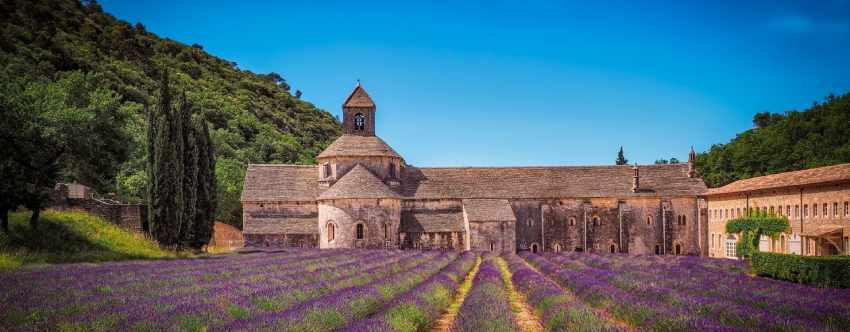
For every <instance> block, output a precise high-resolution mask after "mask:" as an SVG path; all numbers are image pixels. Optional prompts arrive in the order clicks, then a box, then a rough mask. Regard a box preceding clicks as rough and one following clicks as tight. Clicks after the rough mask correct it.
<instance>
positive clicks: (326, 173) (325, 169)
mask: <svg viewBox="0 0 850 332" xmlns="http://www.w3.org/2000/svg"><path fill="white" fill-rule="evenodd" d="M329 177H331V164H330V163H324V164H322V178H323V179H327V178H329Z"/></svg>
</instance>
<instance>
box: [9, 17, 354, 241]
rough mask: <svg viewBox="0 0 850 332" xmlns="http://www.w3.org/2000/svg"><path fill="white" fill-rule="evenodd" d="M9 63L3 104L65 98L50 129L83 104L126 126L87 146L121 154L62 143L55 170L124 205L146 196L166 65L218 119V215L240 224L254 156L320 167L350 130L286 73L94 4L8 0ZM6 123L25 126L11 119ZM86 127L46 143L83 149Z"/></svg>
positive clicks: (176, 82) (213, 121)
mask: <svg viewBox="0 0 850 332" xmlns="http://www.w3.org/2000/svg"><path fill="white" fill-rule="evenodd" d="M0 64H2V67H0V80H1V81H3V91H2V92H3V94H4V98H5V99H4V101H13V100H20V101H22V102H26V101H35V102H39V103H40V102H45V103H46V104H51V103H52V104H61V105H58V106H57V105H52V104H51V107H44V108H42V109H47V110H58V111H49V112H45V114H42V115H44V116H42V117H40V118H39V121H35V122H34V123H37V124H38V126H39V129H38V130H39V131H43V133H42V134H43V135H42V136H44V135H53V133H51V130H53V131H62V130H69V129H67V128H72V127H71V126H70V125H58V126H54V127H51V123H54V122H65V123H67V122H69V121H70V122H72V123H73V122H74V119H68V118H67V117H68V116H66V118H61V117H56V114H55V113H57V112H60V111H62V112H65V111H68V110H83V111H81V112H75V111H68V112H67V113H68V114H71V115H75V116H77V115H78V116H81V117H86V116H93V114H94V115H97V114H99V113H98V112H101V113H103V112H104V111H103V110H107V111H106V112H108V113H110V114H109V115H108V116H100V117H98V121H99V122H97V123H100V124H102V125H103V127H108V126H109V124H110V121H112V122H111V123H112V124H114V125H116V126H118V127H119V128H116V132H114V133H109V135H97V134H92V135H91V137H90V138H89V140H88V143H87V144H89V145H90V148H89V149H88V151H91V152H92V153H95V152H99V151H104V149H105V151H109V152H111V153H110V154H108V156H109V158H108V159H111V160H112V162H110V161H103V162H102V163H101V164H99V165H89V164H91V163H89V164H87V165H85V166H86V167H82V166H81V165H80V163H75V161H74V155H73V154H72V153H69V152H76V151H87V150H86V149H79V148H77V149H76V150H70V149H65V147H64V146H62V147H61V149H59V150H60V151H63V152H64V156H62V157H61V158H56V159H57V160H58V162H57V164H58V169H57V172H58V173H59V178H61V179H62V180H64V181H79V182H81V183H85V184H87V185H90V186H93V187H94V188H95V189H96V190H97V191H98V192H100V193H104V194H105V193H116V194H117V195H118V196H119V198H120V199H122V200H125V201H142V200H143V199H144V197H145V190H146V185H147V175H146V172H145V165H146V153H145V151H146V120H145V119H146V118H145V108H146V106H148V105H152V104H154V103H156V95H157V86H158V85H157V78H158V77H159V74H158V73H160V72H161V71H164V70H167V71H169V72H170V73H171V85H172V87H173V89H174V90H175V91H178V92H180V93H185V95H186V98H187V99H188V100H189V101H190V102H191V103H192V104H193V105H194V107H196V109H197V110H198V114H199V115H200V116H201V117H202V118H203V119H204V120H205V121H206V122H207V123H208V125H209V127H210V136H211V139H212V142H213V146H214V148H215V153H216V163H215V176H216V177H217V179H218V188H217V193H216V196H217V197H218V212H217V217H218V219H219V220H223V221H225V222H228V223H231V224H235V225H238V226H240V227H241V214H240V213H241V212H240V211H241V210H240V204H239V195H240V192H241V190H242V179H243V177H244V172H245V167H246V164H247V163H302V164H306V163H312V162H314V159H313V158H314V156H315V155H316V154H318V153H319V152H321V151H322V149H324V147H325V146H326V145H327V144H328V143H330V142H331V141H332V140H333V139H334V138H335V137H337V136H338V135H339V134H340V133H341V129H340V125H339V122H338V121H337V120H336V119H334V117H333V116H331V115H330V114H329V113H327V112H325V111H323V110H320V109H318V108H316V107H315V106H313V105H312V104H310V103H308V102H306V101H303V100H300V99H299V98H298V97H296V96H293V95H292V94H290V87H289V85H288V84H287V82H286V81H285V80H284V79H283V77H281V76H280V75H279V74H276V73H268V74H256V73H252V72H250V71H247V70H240V69H239V68H238V66H237V64H236V63H234V62H231V61H227V60H224V59H220V58H217V57H215V56H213V55H210V54H209V53H207V52H205V51H204V49H203V46H201V45H199V44H192V45H186V44H182V43H180V42H177V41H173V40H170V39H167V38H160V37H158V36H157V35H155V34H153V33H151V32H149V31H147V30H146V29H145V27H144V25H142V24H141V23H136V24H134V25H131V24H130V23H127V22H124V21H121V20H118V19H116V18H115V17H113V16H112V15H110V14H108V13H105V12H103V10H102V8H101V7H100V5H99V4H97V3H96V2H95V1H84V2H78V1H77V0H48V1H25V0H0ZM296 95H299V96H300V92H299V93H296ZM54 100H56V101H57V102H52V101H54ZM10 103H12V102H10ZM19 104H20V103H19ZM87 109H97V110H100V111H97V112H94V111H92V112H85V110H87ZM25 113H26V112H23V113H22V114H25ZM71 115H69V116H71ZM45 119H48V120H45ZM50 119H52V120H56V121H49V120H50ZM57 119H58V120H57ZM77 120H81V121H82V120H85V119H77ZM90 122H91V121H89V122H79V123H87V124H88V123H90ZM63 126H64V127H63ZM86 126H89V125H86ZM84 127H85V126H84ZM6 129H8V130H10V131H9V132H11V131H13V130H18V131H20V129H16V128H14V125H11V124H7V126H6ZM85 129H86V128H73V130H75V131H74V132H73V133H70V132H69V133H67V135H66V137H63V138H62V139H63V140H55V141H46V142H48V143H46V144H54V143H55V142H65V141H69V140H72V141H74V142H75V144H76V146H79V145H81V144H80V143H81V142H80V141H81V140H85V139H86V137H85V136H86V135H87V132H86V130H85ZM45 133H46V134H45ZM89 133H91V131H89ZM14 134H19V132H15V133H14ZM72 134H73V135H72ZM54 136H55V137H59V136H58V135H54ZM71 136H73V137H71ZM80 136H83V137H80ZM39 137H41V136H39ZM51 142H53V143H51ZM63 144H64V143H63ZM69 146H70V145H69ZM89 159H97V158H89ZM103 159H107V158H103ZM95 168H96V169H95Z"/></svg>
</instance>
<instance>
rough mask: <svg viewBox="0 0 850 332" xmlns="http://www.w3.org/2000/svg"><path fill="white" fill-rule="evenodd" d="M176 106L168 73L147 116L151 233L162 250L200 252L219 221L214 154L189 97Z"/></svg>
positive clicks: (207, 131)
mask: <svg viewBox="0 0 850 332" xmlns="http://www.w3.org/2000/svg"><path fill="white" fill-rule="evenodd" d="M172 106H173V105H172V91H171V87H170V82H169V77H168V72H167V71H164V72H163V74H162V81H161V82H160V98H159V102H158V104H157V107H156V110H155V111H154V112H151V114H150V115H149V116H148V121H149V123H148V127H149V131H148V145H149V146H151V147H152V148H149V149H148V154H149V157H148V158H149V160H151V162H149V163H148V166H149V178H150V180H151V183H150V184H149V187H150V188H151V190H150V191H149V199H148V202H149V204H150V211H151V212H150V213H149V216H150V218H149V219H150V225H151V234H152V235H153V236H154V237H155V238H156V239H157V240H158V241H159V242H160V244H162V245H163V246H168V247H176V248H178V249H180V248H184V247H190V248H201V247H203V246H204V245H206V244H207V243H208V242H209V239H210V236H211V235H212V223H213V218H214V217H215V208H216V203H215V199H216V196H215V187H216V185H217V184H216V180H215V153H214V152H213V147H212V144H211V143H210V142H211V140H210V136H209V129H208V128H207V124H206V121H205V120H203V119H202V117H200V116H197V117H193V115H192V113H193V108H194V106H193V104H192V103H191V102H190V100H189V99H188V98H187V97H186V94H185V93H183V94H181V96H180V98H179V100H178V102H177V107H176V109H175V108H174V107H172Z"/></svg>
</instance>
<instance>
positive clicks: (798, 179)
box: [706, 163, 850, 196]
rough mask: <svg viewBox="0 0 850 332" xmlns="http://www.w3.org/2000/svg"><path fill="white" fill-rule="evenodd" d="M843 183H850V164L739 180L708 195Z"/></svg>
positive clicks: (715, 189) (709, 191)
mask: <svg viewBox="0 0 850 332" xmlns="http://www.w3.org/2000/svg"><path fill="white" fill-rule="evenodd" d="M842 181H850V163H848V164H840V165H833V166H826V167H818V168H810V169H804V170H800V171H793V172H785V173H777V174H771V175H765V176H758V177H754V178H749V179H743V180H738V181H735V182H732V183H730V184H727V185H725V186H723V187H719V188H712V189H709V190H708V192H707V193H706V195H709V196H710V195H722V194H731V193H738V192H746V191H754V190H765V189H779V188H786V187H798V186H808V185H814V184H820V183H833V182H842Z"/></svg>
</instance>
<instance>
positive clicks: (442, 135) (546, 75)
mask: <svg viewBox="0 0 850 332" xmlns="http://www.w3.org/2000/svg"><path fill="white" fill-rule="evenodd" d="M100 3H101V5H102V6H103V8H104V9H105V10H106V11H108V12H110V13H112V14H114V15H115V16H117V17H118V18H120V19H123V20H127V21H129V22H130V23H135V22H142V23H143V24H144V25H145V26H146V27H147V28H148V30H150V31H152V32H154V33H157V34H159V35H160V36H163V37H169V38H172V39H175V40H178V41H181V42H184V43H187V44H191V43H198V44H201V45H203V46H204V48H205V49H206V50H207V51H208V52H211V53H212V54H214V55H216V56H219V57H222V58H225V59H228V60H231V61H235V62H237V63H238V64H239V67H240V68H242V69H248V70H251V71H254V72H257V73H267V72H272V71H273V72H277V73H279V74H281V75H282V76H283V77H284V78H285V79H286V80H287V81H288V82H289V84H290V85H291V86H292V87H293V91H294V89H298V90H301V91H302V92H303V93H304V96H303V97H302V98H303V99H305V100H308V101H311V102H313V103H314V104H316V105H317V106H319V107H320V108H322V109H325V110H327V111H329V112H331V113H332V114H335V115H338V116H341V115H340V114H341V111H340V105H341V103H342V101H343V99H344V98H345V97H346V95H347V94H348V92H349V91H350V90H351V89H352V88H353V86H354V84H355V82H356V79H358V78H359V79H361V80H362V81H363V85H364V87H365V88H366V90H367V91H368V92H369V93H370V94H371V96H372V98H373V99H374V100H375V102H376V103H377V105H378V113H377V133H378V135H379V136H381V137H382V138H383V139H384V140H386V141H387V142H388V143H389V144H390V145H391V146H393V147H394V148H395V149H396V150H397V151H399V153H401V154H402V155H403V156H404V157H405V158H406V160H407V161H408V163H411V164H414V165H417V166H499V165H505V166H509V165H595V164H611V163H613V160H614V158H615V156H616V152H617V149H618V148H619V147H620V145H623V146H624V148H625V151H626V157H627V158H628V159H629V160H630V161H631V162H638V163H651V162H652V161H654V160H655V159H657V158H661V157H664V158H669V157H677V158H679V159H685V158H686V156H687V151H688V148H689V147H690V146H691V145H694V146H695V148H696V149H697V150H698V151H704V150H706V149H708V148H709V147H710V146H711V145H712V144H714V143H725V142H727V141H728V140H729V139H731V138H733V137H734V136H735V134H736V133H738V132H740V131H743V130H746V129H748V128H750V127H751V126H752V122H751V120H752V115H753V114H754V113H756V112H760V111H771V112H783V111H786V110H791V109H799V110H802V109H805V108H806V107H808V106H810V105H811V104H812V102H813V101H815V100H822V98H823V97H824V96H826V95H827V94H829V93H836V94H839V93H845V92H847V91H850V1H847V0H844V1H830V0H817V1H800V2H782V1H768V2H763V3H759V2H754V3H748V4H738V3H737V1H735V2H718V1H710V3H709V4H697V3H696V2H695V1H670V2H653V3H649V2H644V1H622V2H610V3H607V4H604V5H603V4H588V3H554V2H538V1H530V2H526V1H523V2H501V1H482V2H478V3H475V2H472V1H464V2H463V4H456V3H450V2H435V3H430V2H417V3H415V4H414V3H413V2H412V1H388V2H378V3H373V2H368V1H339V2H325V1H322V2H321V4H320V3H318V2H314V1H298V2H292V3H285V2H282V1H264V2H255V1H245V2H242V1H187V2H178V1H118V0H101V1H100Z"/></svg>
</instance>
